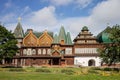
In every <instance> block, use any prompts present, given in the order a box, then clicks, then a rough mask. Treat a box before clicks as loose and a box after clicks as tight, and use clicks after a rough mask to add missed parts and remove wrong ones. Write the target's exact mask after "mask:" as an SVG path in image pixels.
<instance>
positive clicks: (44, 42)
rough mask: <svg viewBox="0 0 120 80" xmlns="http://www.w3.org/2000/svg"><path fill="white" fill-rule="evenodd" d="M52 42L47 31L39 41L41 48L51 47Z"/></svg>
mask: <svg viewBox="0 0 120 80" xmlns="http://www.w3.org/2000/svg"><path fill="white" fill-rule="evenodd" d="M52 42H53V39H52V37H51V36H50V35H49V34H48V33H47V31H44V33H43V34H42V35H41V36H40V37H39V39H38V45H39V46H50V45H51V43H52Z"/></svg>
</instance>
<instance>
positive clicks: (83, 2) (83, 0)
mask: <svg viewBox="0 0 120 80" xmlns="http://www.w3.org/2000/svg"><path fill="white" fill-rule="evenodd" d="M92 1H93V0H76V1H75V3H76V4H77V5H78V7H81V8H85V7H87V6H88V5H89V4H90V3H91V2H92Z"/></svg>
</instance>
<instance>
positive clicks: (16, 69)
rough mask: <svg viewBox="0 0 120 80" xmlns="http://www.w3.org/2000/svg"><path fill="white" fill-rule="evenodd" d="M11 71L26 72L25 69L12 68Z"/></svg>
mask: <svg viewBox="0 0 120 80" xmlns="http://www.w3.org/2000/svg"><path fill="white" fill-rule="evenodd" d="M9 71H15V72H22V71H25V70H24V69H23V68H10V69H9Z"/></svg>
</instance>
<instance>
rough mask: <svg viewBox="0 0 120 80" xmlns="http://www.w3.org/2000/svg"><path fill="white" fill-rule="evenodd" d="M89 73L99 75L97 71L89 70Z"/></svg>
mask: <svg viewBox="0 0 120 80" xmlns="http://www.w3.org/2000/svg"><path fill="white" fill-rule="evenodd" d="M88 72H89V73H93V74H98V72H97V71H95V70H88Z"/></svg>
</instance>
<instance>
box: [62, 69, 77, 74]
mask: <svg viewBox="0 0 120 80" xmlns="http://www.w3.org/2000/svg"><path fill="white" fill-rule="evenodd" d="M61 73H65V74H68V75H72V74H74V73H75V72H74V71H73V70H69V69H62V70H61Z"/></svg>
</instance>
